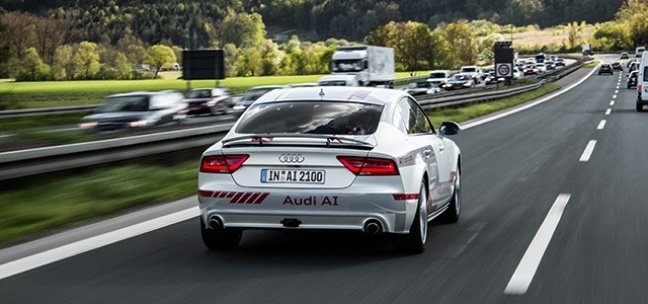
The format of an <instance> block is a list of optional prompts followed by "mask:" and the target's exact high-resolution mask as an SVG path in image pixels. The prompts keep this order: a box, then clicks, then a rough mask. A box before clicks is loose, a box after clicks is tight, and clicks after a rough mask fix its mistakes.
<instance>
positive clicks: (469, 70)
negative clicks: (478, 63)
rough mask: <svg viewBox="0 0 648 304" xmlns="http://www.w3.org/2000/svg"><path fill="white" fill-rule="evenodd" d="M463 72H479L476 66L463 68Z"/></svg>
mask: <svg viewBox="0 0 648 304" xmlns="http://www.w3.org/2000/svg"><path fill="white" fill-rule="evenodd" d="M461 72H462V73H472V72H477V69H476V68H461Z"/></svg>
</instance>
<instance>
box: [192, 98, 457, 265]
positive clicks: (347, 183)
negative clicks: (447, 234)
mask: <svg viewBox="0 0 648 304" xmlns="http://www.w3.org/2000/svg"><path fill="white" fill-rule="evenodd" d="M459 129H460V128H459V125H458V124H456V123H454V122H443V123H441V125H440V127H439V129H438V130H435V128H434V127H433V125H432V124H431V123H430V120H429V118H428V116H427V114H426V112H425V111H424V110H423V109H422V108H421V106H420V105H419V104H418V103H417V102H416V101H415V100H414V99H413V98H412V97H411V96H409V95H408V94H407V93H406V92H404V91H402V90H393V89H383V88H371V87H364V88H361V89H359V88H357V87H343V86H338V87H334V86H332V87H316V88H291V89H281V90H275V91H272V92H269V93H267V94H265V95H264V96H262V97H261V98H259V99H258V100H257V101H256V102H255V103H254V104H252V106H250V108H249V109H248V110H247V111H246V112H245V113H244V114H243V116H242V117H241V118H240V119H239V120H238V121H237V122H236V123H235V124H234V126H233V127H232V129H231V130H230V132H229V133H228V134H227V135H225V137H224V138H223V139H222V140H221V141H219V142H218V143H216V144H214V145H213V146H211V147H210V148H208V149H207V150H206V151H205V152H204V153H203V155H202V159H201V165H200V170H199V173H198V189H199V190H198V201H199V207H200V208H199V209H200V221H201V223H200V231H201V236H202V240H203V243H204V245H205V246H206V247H207V248H209V249H211V250H232V249H235V248H237V247H238V245H239V243H240V241H241V237H242V234H243V233H244V231H245V230H246V229H266V230H283V231H295V230H301V231H309V230H310V231H317V230H329V231H358V232H365V233H367V234H386V235H387V236H390V237H392V240H393V245H394V248H395V249H396V251H399V252H406V253H413V254H416V253H421V252H423V251H424V249H425V244H426V241H427V231H428V229H427V228H428V222H429V221H431V220H433V219H435V218H436V219H438V220H441V221H443V222H446V223H455V222H457V221H458V220H459V216H460V212H461V201H460V198H461V195H460V191H461V189H462V188H461V180H462V177H461V173H462V171H461V167H460V165H461V161H462V160H461V151H460V149H459V147H458V146H457V145H456V144H455V142H454V141H452V140H451V139H449V138H448V137H447V136H450V135H454V134H457V133H458V132H459Z"/></svg>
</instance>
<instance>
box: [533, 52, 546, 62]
mask: <svg viewBox="0 0 648 304" xmlns="http://www.w3.org/2000/svg"><path fill="white" fill-rule="evenodd" d="M546 58H547V56H546V55H545V54H544V53H539V54H538V55H535V60H536V63H544V61H545V59H546Z"/></svg>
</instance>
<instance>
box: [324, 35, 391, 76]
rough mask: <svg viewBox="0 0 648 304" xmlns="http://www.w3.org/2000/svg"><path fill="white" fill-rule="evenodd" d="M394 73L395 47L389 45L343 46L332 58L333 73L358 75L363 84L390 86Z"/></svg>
mask: <svg viewBox="0 0 648 304" xmlns="http://www.w3.org/2000/svg"><path fill="white" fill-rule="evenodd" d="M394 73H395V68H394V49H393V48H389V47H380V46H373V45H360V46H341V47H338V48H337V49H336V50H335V52H334V53H333V57H332V58H331V74H332V75H357V79H358V82H359V83H360V85H361V86H379V85H383V86H389V85H390V84H391V83H392V82H393V81H394V77H395V76H394V75H395V74H394Z"/></svg>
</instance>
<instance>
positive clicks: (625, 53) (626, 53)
mask: <svg viewBox="0 0 648 304" xmlns="http://www.w3.org/2000/svg"><path fill="white" fill-rule="evenodd" d="M621 59H630V55H628V52H623V53H621Z"/></svg>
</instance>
